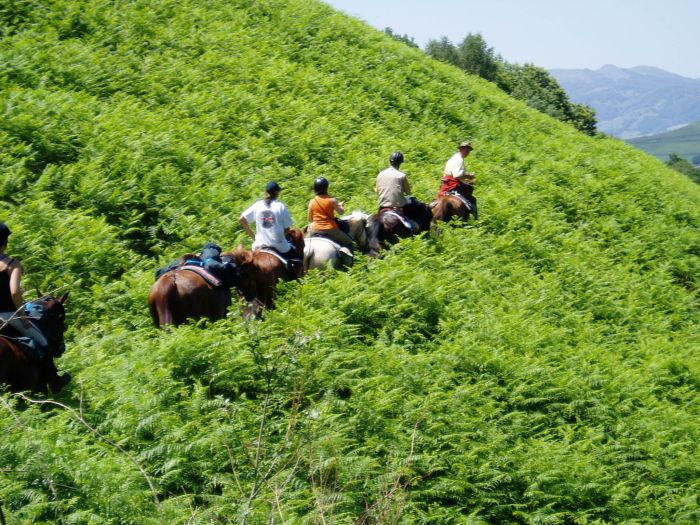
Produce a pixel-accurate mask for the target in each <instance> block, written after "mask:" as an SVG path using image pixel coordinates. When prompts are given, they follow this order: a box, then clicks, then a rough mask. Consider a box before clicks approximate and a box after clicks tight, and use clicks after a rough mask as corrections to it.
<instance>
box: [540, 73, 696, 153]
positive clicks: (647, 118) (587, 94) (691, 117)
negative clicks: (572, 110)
mask: <svg viewBox="0 0 700 525" xmlns="http://www.w3.org/2000/svg"><path fill="white" fill-rule="evenodd" d="M550 73H551V74H552V75H553V76H554V77H555V78H556V79H557V81H558V82H559V84H561V86H562V87H563V88H564V89H565V90H566V92H567V93H568V95H569V97H570V98H571V100H572V101H574V102H578V103H583V104H587V105H589V106H591V107H592V108H594V109H595V110H596V113H597V117H598V129H599V130H600V131H602V132H604V133H608V134H609V135H613V136H616V137H619V138H623V139H632V138H637V137H643V136H648V135H655V134H658V133H663V132H665V131H669V130H672V129H674V128H677V127H680V126H684V125H686V124H689V123H691V122H694V121H696V120H700V79H692V78H686V77H683V76H680V75H676V74H674V73H669V72H668V71H664V70H663V69H659V68H656V67H651V66H637V67H633V68H627V69H625V68H619V67H617V66H613V65H606V66H603V67H601V68H600V69H597V70H595V71H594V70H591V69H552V70H550Z"/></svg>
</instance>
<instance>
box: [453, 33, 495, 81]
mask: <svg viewBox="0 0 700 525" xmlns="http://www.w3.org/2000/svg"><path fill="white" fill-rule="evenodd" d="M457 53H458V56H459V66H460V67H461V68H462V69H464V70H465V71H468V72H469V73H472V74H474V75H478V76H480V77H481V78H485V79H486V80H489V81H491V82H496V81H497V80H498V71H499V67H498V62H499V61H498V58H497V57H496V55H495V53H494V50H493V48H492V47H488V45H487V44H486V40H484V37H482V36H481V34H480V33H476V34H472V33H469V34H468V35H467V36H465V37H464V40H462V42H461V43H460V44H459V47H458V48H457Z"/></svg>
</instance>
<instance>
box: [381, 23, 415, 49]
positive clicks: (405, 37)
mask: <svg viewBox="0 0 700 525" xmlns="http://www.w3.org/2000/svg"><path fill="white" fill-rule="evenodd" d="M384 32H385V33H386V34H387V35H389V36H390V37H391V38H393V39H394V40H398V41H399V42H403V43H404V44H406V45H407V46H409V47H415V48H418V47H420V46H419V45H418V44H416V41H415V40H414V39H413V37H412V36H408V35H406V34H403V35H400V34H398V33H394V30H393V29H392V28H390V27H385V28H384Z"/></svg>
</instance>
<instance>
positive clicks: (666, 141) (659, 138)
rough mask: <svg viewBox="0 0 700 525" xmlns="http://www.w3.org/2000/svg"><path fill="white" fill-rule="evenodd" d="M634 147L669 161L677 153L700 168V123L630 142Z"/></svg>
mask: <svg viewBox="0 0 700 525" xmlns="http://www.w3.org/2000/svg"><path fill="white" fill-rule="evenodd" d="M628 142H629V143H630V144H632V145H633V146H635V147H637V148H639V149H641V150H644V151H646V152H647V153H649V154H651V155H654V156H655V157H658V158H659V159H661V160H663V161H667V160H668V159H669V156H670V155H671V153H675V154H677V155H678V156H680V157H681V158H684V159H685V160H687V161H688V162H690V163H691V164H693V165H695V166H700V121H696V122H693V123H692V124H688V125H687V126H683V127H681V128H678V129H674V130H673V131H667V132H665V133H660V134H658V135H652V136H649V137H640V138H636V139H630V140H629V141H628Z"/></svg>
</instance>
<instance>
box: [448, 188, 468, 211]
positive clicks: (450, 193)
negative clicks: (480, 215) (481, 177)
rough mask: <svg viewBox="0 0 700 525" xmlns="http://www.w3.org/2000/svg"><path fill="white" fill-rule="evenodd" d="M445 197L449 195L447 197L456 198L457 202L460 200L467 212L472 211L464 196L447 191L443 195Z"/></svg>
mask: <svg viewBox="0 0 700 525" xmlns="http://www.w3.org/2000/svg"><path fill="white" fill-rule="evenodd" d="M445 195H449V196H451V197H457V198H458V199H459V200H461V201H462V202H463V203H464V205H465V206H466V207H467V209H468V210H469V211H471V210H472V204H471V202H469V201H468V200H467V198H466V197H465V196H464V195H462V194H461V193H459V192H456V191H448V192H447V193H445Z"/></svg>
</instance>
